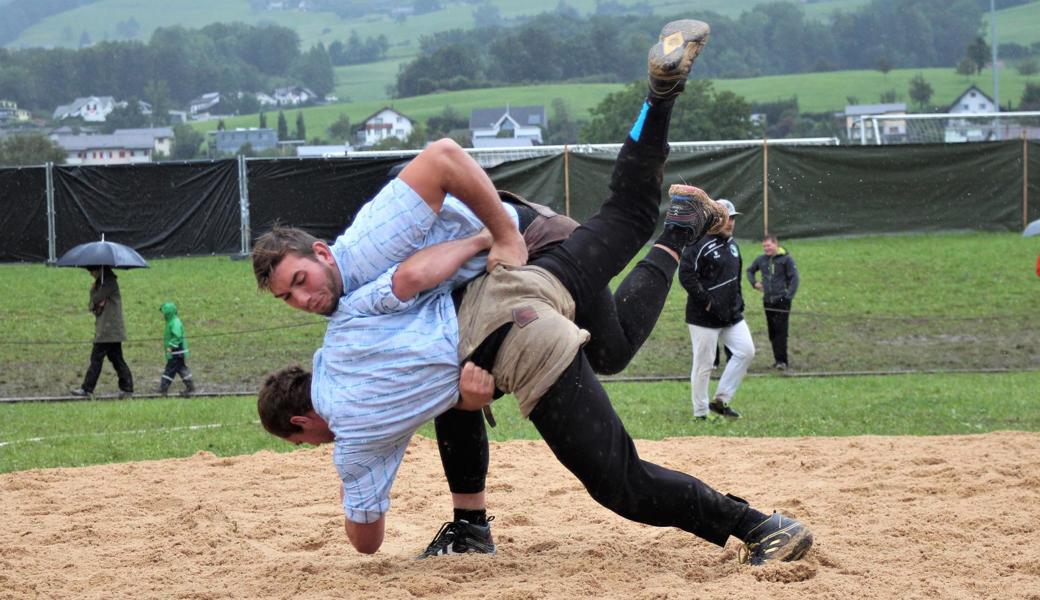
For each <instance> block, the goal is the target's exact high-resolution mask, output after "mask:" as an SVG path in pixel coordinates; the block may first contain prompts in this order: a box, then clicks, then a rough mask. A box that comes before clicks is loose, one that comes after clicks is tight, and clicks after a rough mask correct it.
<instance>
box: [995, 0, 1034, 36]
mask: <svg viewBox="0 0 1040 600" xmlns="http://www.w3.org/2000/svg"><path fill="white" fill-rule="evenodd" d="M985 34H986V39H987V40H988V39H989V37H990V30H989V19H988V14H987V18H986V25H985ZM997 40H999V42H1000V43H1001V44H1006V43H1008V42H1014V43H1016V44H1022V45H1023V46H1030V45H1031V44H1034V43H1036V42H1040V1H1034V2H1030V3H1029V4H1023V5H1021V6H1015V7H1012V8H1007V9H1004V10H998V11H997Z"/></svg>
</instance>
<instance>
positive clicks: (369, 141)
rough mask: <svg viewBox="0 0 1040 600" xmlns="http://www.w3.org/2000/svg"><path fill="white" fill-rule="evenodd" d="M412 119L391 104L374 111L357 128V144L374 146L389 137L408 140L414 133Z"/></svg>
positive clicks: (362, 146)
mask: <svg viewBox="0 0 1040 600" xmlns="http://www.w3.org/2000/svg"><path fill="white" fill-rule="evenodd" d="M412 127H413V125H412V120H411V119H409V118H408V117H406V116H404V115H403V114H401V113H399V112H397V111H396V110H394V109H393V108H391V107H389V106H384V107H383V108H381V109H379V110H377V111H376V112H374V113H372V115H370V116H369V117H368V118H366V119H365V120H364V121H362V122H361V125H360V126H359V127H358V130H357V145H358V146H359V147H361V148H364V147H367V146H374V145H376V144H378V143H379V142H382V141H383V140H385V139H387V138H391V137H394V138H397V139H399V140H402V141H403V140H406V139H408V136H410V135H412Z"/></svg>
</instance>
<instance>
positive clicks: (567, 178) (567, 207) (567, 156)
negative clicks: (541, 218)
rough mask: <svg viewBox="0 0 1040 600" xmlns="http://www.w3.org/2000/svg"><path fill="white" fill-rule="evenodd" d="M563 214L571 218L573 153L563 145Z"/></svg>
mask: <svg viewBox="0 0 1040 600" xmlns="http://www.w3.org/2000/svg"><path fill="white" fill-rule="evenodd" d="M563 214H565V215H567V216H568V217H569V216H571V153H570V149H569V148H568V147H567V144H564V145H563Z"/></svg>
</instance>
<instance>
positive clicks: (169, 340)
mask: <svg viewBox="0 0 1040 600" xmlns="http://www.w3.org/2000/svg"><path fill="white" fill-rule="evenodd" d="M159 312H161V313H162V314H163V317H164V318H165V319H166V329H164V330H163V347H164V348H165V349H166V360H170V359H171V358H173V357H174V355H178V356H181V357H182V358H185V359H187V358H188V340H187V338H185V337H184V323H181V318H180V317H178V316H177V305H176V304H174V303H173V302H164V303H163V305H162V306H160V307H159Z"/></svg>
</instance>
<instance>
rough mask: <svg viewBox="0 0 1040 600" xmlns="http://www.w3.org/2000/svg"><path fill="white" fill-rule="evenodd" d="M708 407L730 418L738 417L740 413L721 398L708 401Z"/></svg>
mask: <svg viewBox="0 0 1040 600" xmlns="http://www.w3.org/2000/svg"><path fill="white" fill-rule="evenodd" d="M708 408H709V409H710V410H711V412H713V413H715V414H717V415H720V416H723V417H728V418H730V419H739V418H740V413H738V412H737V411H735V410H733V409H732V408H730V407H729V404H726V403H725V402H723V401H722V400H712V401H711V402H709V403H708Z"/></svg>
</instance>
